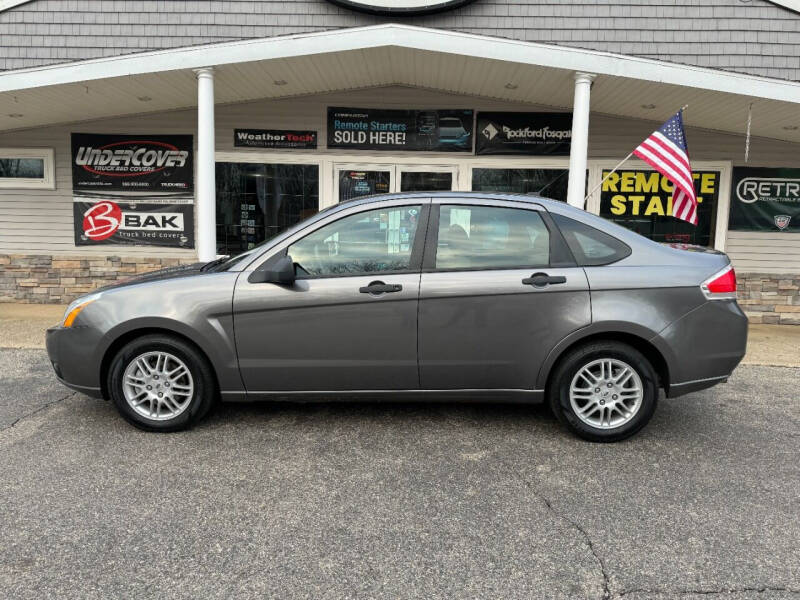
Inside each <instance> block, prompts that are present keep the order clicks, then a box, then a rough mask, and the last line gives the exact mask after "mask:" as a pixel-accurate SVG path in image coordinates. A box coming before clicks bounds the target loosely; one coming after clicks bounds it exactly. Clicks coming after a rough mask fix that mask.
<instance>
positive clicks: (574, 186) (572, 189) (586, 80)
mask: <svg viewBox="0 0 800 600" xmlns="http://www.w3.org/2000/svg"><path fill="white" fill-rule="evenodd" d="M594 78H595V75H592V74H591V73H575V100H574V102H573V104H572V143H571V146H570V151H569V183H568V185H567V202H568V203H569V204H570V205H572V206H577V207H578V208H581V209H582V208H584V206H583V199H584V197H585V196H586V165H587V161H588V155H589V94H590V91H591V87H592V81H593V80H594Z"/></svg>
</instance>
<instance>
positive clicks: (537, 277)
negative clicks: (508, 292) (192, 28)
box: [522, 273, 567, 288]
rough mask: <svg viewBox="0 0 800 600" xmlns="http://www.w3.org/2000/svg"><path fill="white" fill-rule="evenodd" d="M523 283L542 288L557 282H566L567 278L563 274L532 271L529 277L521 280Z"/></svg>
mask: <svg viewBox="0 0 800 600" xmlns="http://www.w3.org/2000/svg"><path fill="white" fill-rule="evenodd" d="M522 283H524V284H525V285H532V286H533V287H537V288H542V287H545V286H547V285H555V284H559V283H567V278H566V277H564V276H563V275H548V274H547V273H534V274H533V275H531V276H530V277H526V278H525V279H523V280H522Z"/></svg>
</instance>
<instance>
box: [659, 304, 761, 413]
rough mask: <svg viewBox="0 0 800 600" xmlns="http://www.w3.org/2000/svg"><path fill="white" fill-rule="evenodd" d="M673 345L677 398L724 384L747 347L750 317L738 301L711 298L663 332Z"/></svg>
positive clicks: (672, 387)
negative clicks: (748, 319) (748, 317)
mask: <svg viewBox="0 0 800 600" xmlns="http://www.w3.org/2000/svg"><path fill="white" fill-rule="evenodd" d="M659 337H660V338H661V340H662V341H663V342H664V343H665V344H666V345H667V346H668V347H669V348H670V350H671V351H672V354H673V360H672V361H671V363H672V364H670V383H669V386H667V390H666V392H667V396H668V397H670V398H674V397H676V396H682V395H683V394H688V393H690V392H696V391H698V390H702V389H706V388H709V387H712V386H714V385H717V384H718V383H724V382H725V381H727V379H728V377H730V375H731V373H733V370H734V369H735V368H736V367H737V365H738V364H739V363H740V362H741V360H742V359H743V358H744V355H745V352H746V350H747V317H746V316H745V314H744V312H743V311H742V309H741V308H740V307H739V305H738V304H737V303H736V301H735V300H710V301H708V302H706V303H705V304H703V305H702V306H699V307H698V308H696V309H695V310H693V311H691V312H690V313H688V314H686V315H684V316H683V317H682V318H680V319H678V320H677V321H675V322H674V323H672V324H671V325H670V326H669V327H667V328H666V329H665V330H664V331H662V332H661V334H660V335H659Z"/></svg>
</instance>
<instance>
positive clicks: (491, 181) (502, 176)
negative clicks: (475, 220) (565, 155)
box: [472, 168, 569, 202]
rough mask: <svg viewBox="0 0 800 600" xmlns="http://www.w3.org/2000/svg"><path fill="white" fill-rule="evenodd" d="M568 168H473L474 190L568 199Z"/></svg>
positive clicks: (564, 200)
mask: <svg viewBox="0 0 800 600" xmlns="http://www.w3.org/2000/svg"><path fill="white" fill-rule="evenodd" d="M568 179H569V171H568V170H567V169H483V168H481V169H472V191H474V192H510V193H514V194H539V195H541V196H544V197H545V198H552V199H553V200H561V201H562V202H566V201H567V180H568Z"/></svg>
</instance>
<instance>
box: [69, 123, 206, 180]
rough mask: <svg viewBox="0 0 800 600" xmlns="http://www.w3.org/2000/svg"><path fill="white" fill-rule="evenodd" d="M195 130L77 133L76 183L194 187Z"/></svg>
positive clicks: (74, 136) (74, 143) (74, 148)
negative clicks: (186, 132)
mask: <svg viewBox="0 0 800 600" xmlns="http://www.w3.org/2000/svg"><path fill="white" fill-rule="evenodd" d="M193 171H194V163H193V157H192V136H191V135H170V136H165V135H117V134H112V135H108V134H92V133H73V134H72V188H73V190H74V191H86V192H97V193H105V192H112V191H113V192H147V193H152V192H172V193H183V194H186V193H191V192H192V191H193V188H194V186H193Z"/></svg>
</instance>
